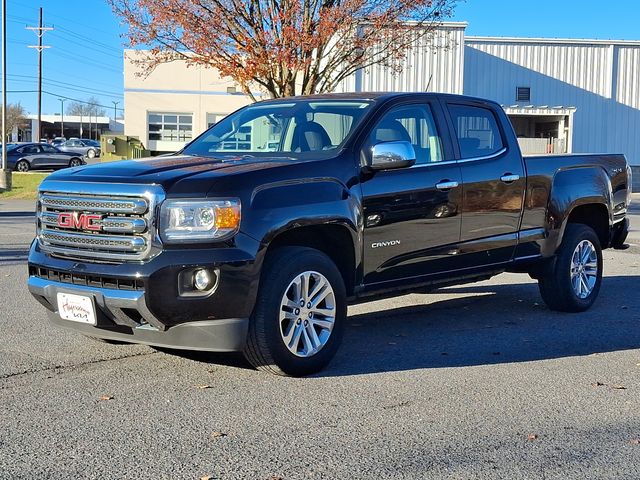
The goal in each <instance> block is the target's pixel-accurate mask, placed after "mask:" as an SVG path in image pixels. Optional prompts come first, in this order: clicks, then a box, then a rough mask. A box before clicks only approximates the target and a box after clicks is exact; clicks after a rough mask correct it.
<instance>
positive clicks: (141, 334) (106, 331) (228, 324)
mask: <svg viewBox="0 0 640 480" xmlns="http://www.w3.org/2000/svg"><path fill="white" fill-rule="evenodd" d="M28 285H29V291H30V292H31V294H32V295H33V296H34V297H35V298H36V299H37V300H38V301H39V302H40V303H42V304H43V305H44V306H45V307H46V308H47V310H48V311H49V319H50V320H51V322H52V323H53V324H55V325H59V326H61V327H65V328H71V329H73V330H75V331H78V332H80V333H83V334H85V335H90V336H94V337H98V338H103V339H109V340H119V341H124V342H131V343H142V344H146V345H155V346H159V347H170V348H177V349H184V350H202V351H215V352H229V351H238V350H242V348H243V347H244V343H245V339H246V335H247V328H248V325H249V320H248V319H247V318H227V319H217V320H201V321H193V322H189V323H183V324H180V325H175V326H173V327H171V328H169V329H167V330H164V331H163V330H162V329H159V328H157V327H156V326H154V324H157V323H160V321H159V320H158V319H157V318H156V317H155V316H154V315H153V313H151V311H149V309H148V308H147V306H146V302H145V298H144V293H143V292H140V291H123V290H114V289H105V288H93V287H87V286H76V285H69V284H66V283H61V282H53V281H50V280H45V279H42V278H38V277H35V276H30V277H29V282H28ZM58 292H64V293H74V294H78V295H86V296H90V297H92V298H93V300H94V305H95V307H96V316H97V325H96V326H93V325H87V324H82V323H78V322H73V321H69V320H63V319H62V318H60V316H59V315H58V312H57V294H58ZM132 311H135V312H139V313H140V315H141V318H140V319H138V321H137V322H133V323H132V325H123V324H122V323H123V322H122V319H124V318H127V317H129V316H130V315H131V314H130V313H128V312H132ZM130 320H131V321H133V319H132V318H130Z"/></svg>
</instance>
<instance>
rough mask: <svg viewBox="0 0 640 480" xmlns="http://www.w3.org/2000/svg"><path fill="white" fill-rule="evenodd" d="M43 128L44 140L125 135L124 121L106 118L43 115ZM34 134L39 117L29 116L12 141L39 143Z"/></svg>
mask: <svg viewBox="0 0 640 480" xmlns="http://www.w3.org/2000/svg"><path fill="white" fill-rule="evenodd" d="M40 118H41V121H42V128H41V129H40V132H41V137H42V139H53V138H56V137H65V138H71V137H78V138H93V139H96V140H98V139H100V135H101V134H102V133H105V132H112V133H123V132H124V120H122V119H117V120H114V119H111V118H109V117H105V116H98V117H96V116H92V117H89V116H81V115H64V116H62V115H59V114H56V115H42V116H41V117H40ZM33 132H38V116H37V115H35V114H29V115H27V121H26V122H25V123H24V125H21V126H20V127H19V128H18V127H16V128H14V131H13V132H12V134H11V137H12V138H11V140H12V141H16V142H37V141H39V140H40V139H39V138H36V137H37V135H34V133H33Z"/></svg>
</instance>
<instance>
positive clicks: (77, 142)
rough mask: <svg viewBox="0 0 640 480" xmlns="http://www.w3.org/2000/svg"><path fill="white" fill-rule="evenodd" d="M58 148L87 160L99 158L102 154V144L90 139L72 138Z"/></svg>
mask: <svg viewBox="0 0 640 480" xmlns="http://www.w3.org/2000/svg"><path fill="white" fill-rule="evenodd" d="M58 148H59V149H60V150H62V151H63V152H73V153H79V154H81V155H84V156H85V157H87V158H96V157H99V156H100V153H101V150H100V142H97V141H96V140H90V139H88V138H70V139H69V140H67V141H66V142H64V143H61V144H60V146H58Z"/></svg>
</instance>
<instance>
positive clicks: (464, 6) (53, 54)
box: [7, 0, 640, 115]
mask: <svg viewBox="0 0 640 480" xmlns="http://www.w3.org/2000/svg"><path fill="white" fill-rule="evenodd" d="M40 5H42V7H44V21H45V24H46V26H52V27H54V30H53V31H49V32H47V33H45V36H44V43H45V45H51V48H50V49H47V50H45V51H44V54H43V55H44V63H43V64H44V68H43V78H44V82H43V90H44V91H46V92H49V93H47V94H43V112H44V113H57V112H59V111H60V102H59V101H58V98H59V97H60V96H65V97H70V98H74V99H78V100H85V99H87V98H88V97H90V96H95V97H97V98H98V99H99V100H100V102H101V104H103V105H104V106H106V107H108V108H107V112H108V114H109V115H113V104H112V101H119V102H120V104H119V105H118V107H119V108H121V107H123V97H122V89H123V85H122V80H123V77H122V42H123V41H122V38H120V33H121V32H122V31H123V29H122V27H121V26H119V24H118V20H117V19H116V18H115V17H114V16H113V14H112V13H111V10H110V8H109V7H108V6H107V4H106V2H105V1H104V0H41V1H34V0H7V12H8V23H7V38H8V44H7V61H8V77H7V81H8V90H9V91H10V93H9V94H8V98H9V102H12V103H13V102H20V103H22V105H23V106H24V107H25V108H26V109H27V111H29V112H33V113H35V112H36V105H37V100H36V99H37V95H36V93H33V92H31V91H33V90H36V89H37V77H36V76H37V73H38V70H37V68H38V67H37V53H36V51H35V50H34V49H30V48H27V45H33V44H36V43H37V38H36V35H35V34H34V32H32V31H29V30H25V26H26V25H37V23H38V7H39V6H40ZM453 20H456V21H466V22H468V23H469V26H468V28H467V35H487V36H526V37H563V38H603V39H608V38H615V39H627V40H637V39H640V0H611V1H609V2H603V1H602V0H534V1H527V2H525V1H521V0H466V1H465V2H462V3H460V5H459V6H458V8H457V10H456V14H455V16H454V18H453ZM16 91H28V92H20V93H18V92H16ZM11 92H16V93H11ZM65 105H67V104H65Z"/></svg>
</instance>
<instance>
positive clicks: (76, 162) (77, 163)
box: [69, 158, 82, 167]
mask: <svg viewBox="0 0 640 480" xmlns="http://www.w3.org/2000/svg"><path fill="white" fill-rule="evenodd" d="M80 165H82V160H80V159H79V158H72V159H71V161H70V162H69V166H70V167H79V166H80Z"/></svg>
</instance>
